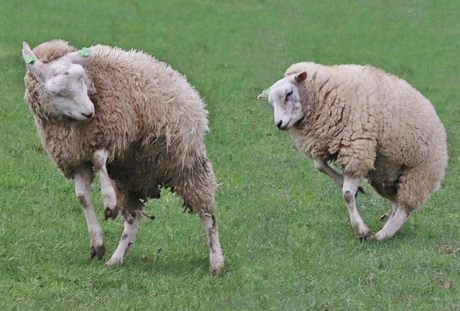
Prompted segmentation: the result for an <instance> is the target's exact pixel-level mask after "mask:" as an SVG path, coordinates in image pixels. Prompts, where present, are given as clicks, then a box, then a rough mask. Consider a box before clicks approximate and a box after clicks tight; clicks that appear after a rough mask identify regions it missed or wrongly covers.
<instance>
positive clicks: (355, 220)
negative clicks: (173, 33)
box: [342, 175, 369, 239]
mask: <svg viewBox="0 0 460 311" xmlns="http://www.w3.org/2000/svg"><path fill="white" fill-rule="evenodd" d="M358 187H359V178H352V177H350V176H348V175H345V176H344V181H343V188H342V194H343V199H344V200H345V202H346V203H347V207H348V213H349V214H350V221H351V226H352V227H353V229H354V230H355V233H356V235H357V236H358V238H360V239H362V238H367V237H368V236H369V228H368V227H367V226H366V224H365V223H364V221H363V219H362V218H361V215H359V212H358V209H357V208H356V199H355V194H356V192H357V191H358Z"/></svg>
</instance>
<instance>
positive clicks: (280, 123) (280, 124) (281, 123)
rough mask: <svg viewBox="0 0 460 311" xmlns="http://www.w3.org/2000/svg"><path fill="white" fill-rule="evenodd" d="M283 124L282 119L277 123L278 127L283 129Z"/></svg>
mask: <svg viewBox="0 0 460 311" xmlns="http://www.w3.org/2000/svg"><path fill="white" fill-rule="evenodd" d="M282 125H283V121H280V122H278V123H277V124H276V127H278V129H280V130H282V128H281V126H282Z"/></svg>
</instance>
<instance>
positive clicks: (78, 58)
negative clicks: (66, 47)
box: [64, 44, 102, 65]
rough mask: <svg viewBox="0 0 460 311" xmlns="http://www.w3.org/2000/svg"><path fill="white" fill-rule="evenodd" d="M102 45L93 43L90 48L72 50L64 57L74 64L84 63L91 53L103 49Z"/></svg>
mask: <svg viewBox="0 0 460 311" xmlns="http://www.w3.org/2000/svg"><path fill="white" fill-rule="evenodd" d="M101 47H102V45H100V44H98V45H93V46H92V47H89V48H86V47H84V48H82V49H81V50H78V51H76V52H71V53H68V54H67V55H65V56H64V57H65V58H66V59H67V60H68V61H70V62H71V63H74V64H80V65H81V64H83V63H84V62H85V61H86V60H87V59H88V57H89V56H90V55H93V54H95V53H96V52H97V51H99V50H100V49H101Z"/></svg>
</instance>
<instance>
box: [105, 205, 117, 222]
mask: <svg viewBox="0 0 460 311" xmlns="http://www.w3.org/2000/svg"><path fill="white" fill-rule="evenodd" d="M104 216H105V220H107V219H109V218H112V219H115V218H117V216H118V208H113V209H112V208H108V207H106V208H105V209H104Z"/></svg>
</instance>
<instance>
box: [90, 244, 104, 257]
mask: <svg viewBox="0 0 460 311" xmlns="http://www.w3.org/2000/svg"><path fill="white" fill-rule="evenodd" d="M90 254H91V259H93V258H94V257H96V256H97V259H99V260H101V259H102V257H104V254H105V245H104V244H102V245H101V246H99V247H96V246H91V249H90Z"/></svg>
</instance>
